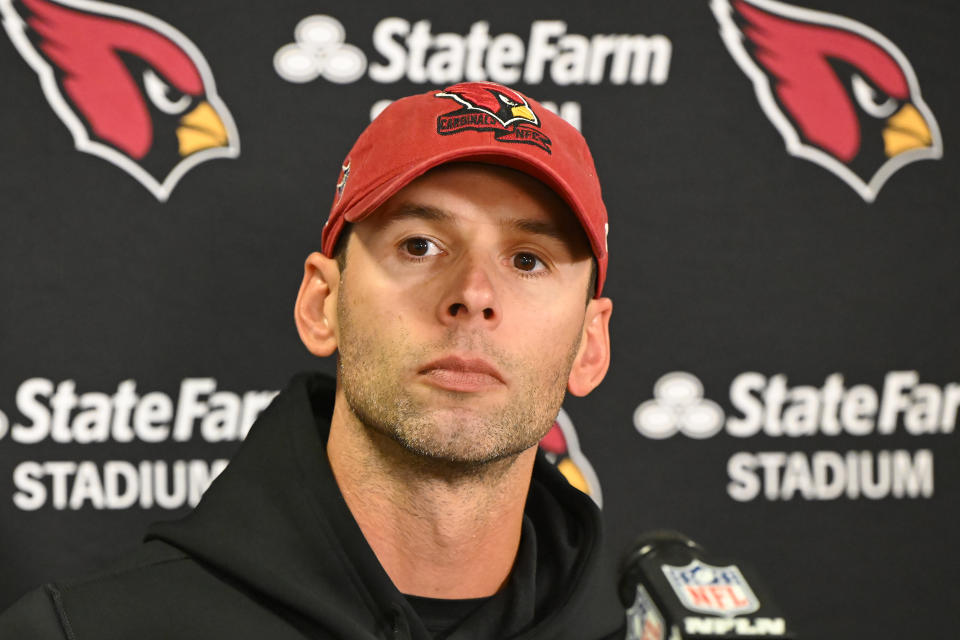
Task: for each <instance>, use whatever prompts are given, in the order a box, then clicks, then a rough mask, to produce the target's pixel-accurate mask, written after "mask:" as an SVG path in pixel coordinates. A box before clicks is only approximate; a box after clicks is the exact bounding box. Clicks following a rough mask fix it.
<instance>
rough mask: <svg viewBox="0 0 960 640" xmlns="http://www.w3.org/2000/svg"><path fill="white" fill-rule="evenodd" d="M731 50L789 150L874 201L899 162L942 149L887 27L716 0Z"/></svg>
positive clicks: (781, 6) (756, 0)
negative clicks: (879, 29)
mask: <svg viewBox="0 0 960 640" xmlns="http://www.w3.org/2000/svg"><path fill="white" fill-rule="evenodd" d="M711 8H712V10H713V13H714V15H715V16H716V18H717V21H718V22H719V24H720V34H721V36H722V38H723V42H724V44H725V45H726V47H727V49H728V50H729V51H730V54H731V55H732V56H733V58H734V60H736V62H737V64H738V65H739V66H740V68H741V69H742V70H743V72H744V73H746V74H747V76H748V77H749V78H750V80H751V81H752V82H753V87H754V91H755V93H756V95H757V100H758V101H759V102H760V105H761V107H762V108H763V111H764V113H765V114H766V115H767V117H768V118H769V119H770V121H771V122H772V123H773V125H774V126H775V127H776V128H777V130H778V131H779V132H780V135H781V136H783V139H784V142H785V143H786V146H787V151H788V152H789V153H790V154H791V155H794V156H797V157H800V158H805V159H807V160H810V161H811V162H816V163H817V164H819V165H821V166H822V167H824V168H826V169H828V170H830V171H832V172H833V173H834V174H836V175H837V176H839V177H840V178H841V179H842V180H844V181H845V182H846V183H847V184H848V185H850V186H851V187H852V188H853V189H854V190H855V191H856V192H857V193H858V194H860V196H861V197H862V198H863V199H864V200H865V201H867V202H873V200H874V199H875V198H876V197H877V194H878V193H879V191H880V189H881V187H883V185H884V183H885V182H886V181H887V180H888V179H889V178H890V176H892V175H893V174H894V173H896V172H897V171H898V170H899V169H900V168H901V167H903V166H905V165H907V164H909V163H911V162H914V161H916V160H924V159H936V158H940V157H941V156H942V155H943V143H942V141H941V138H940V129H939V127H938V126H937V121H936V119H935V118H934V116H933V112H932V111H931V110H930V107H928V106H927V104H926V103H925V102H924V101H923V98H921V96H920V85H919V83H918V82H917V77H916V74H915V73H914V71H913V67H912V66H911V65H910V61H909V60H908V59H907V57H906V56H905V55H904V54H903V52H901V51H900V49H898V48H897V47H896V45H894V44H893V43H892V42H891V41H890V40H888V39H887V38H886V37H884V36H883V34H881V33H879V32H877V31H875V30H874V29H871V28H870V27H868V26H866V25H864V24H862V23H860V22H857V21H855V20H851V19H849V18H844V17H842V16H838V15H834V14H831V13H824V12H821V11H813V10H811V9H805V8H802V7H796V6H793V5H789V4H785V3H782V2H776V1H774V0H711Z"/></svg>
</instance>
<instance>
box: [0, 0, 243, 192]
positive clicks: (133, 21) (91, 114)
mask: <svg viewBox="0 0 960 640" xmlns="http://www.w3.org/2000/svg"><path fill="white" fill-rule="evenodd" d="M0 14H2V16H3V27H4V29H5V30H6V32H7V35H8V36H9V37H10V40H11V41H12V42H13V44H14V46H16V48H17V51H19V52H20V55H22V56H23V58H24V59H25V60H26V61H27V63H29V64H30V66H31V67H32V68H33V70H34V71H35V72H36V74H37V76H38V77H39V78H40V86H41V88H42V89H43V94H44V96H45V97H46V98H47V101H48V102H49V103H50V107H51V108H52V109H53V111H54V113H56V114H57V116H58V117H59V118H60V119H61V120H62V121H63V123H64V124H65V125H66V126H67V129H69V130H70V133H71V134H72V136H73V140H74V144H75V146H76V148H77V150H79V151H82V152H84V153H90V154H93V155H96V156H100V157H101V158H103V159H104V160H107V161H108V162H111V163H113V164H115V165H116V166H118V167H120V168H121V169H123V170H124V171H126V172H127V173H129V174H130V175H132V176H133V177H134V178H136V179H137V180H138V181H139V182H140V183H141V184H142V185H143V186H145V187H146V188H147V189H149V190H150V192H151V193H152V194H153V195H154V196H155V197H156V198H157V199H158V200H160V201H164V200H166V199H167V197H169V195H170V192H171V191H172V190H173V188H174V186H176V184H177V182H178V181H179V180H180V178H182V177H183V176H184V174H186V173H187V172H188V171H189V170H190V169H192V168H193V167H195V166H196V165H198V164H200V163H201V162H204V161H206V160H212V159H214V158H234V157H236V156H237V155H239V153H240V140H239V136H238V134H237V129H236V126H235V125H234V122H233V118H232V117H231V115H230V111H229V110H228V109H227V107H226V105H225V104H224V103H223V101H222V100H221V99H220V96H219V95H218V94H217V91H216V86H215V84H214V80H213V74H212V73H211V71H210V67H209V66H208V65H207V61H206V60H205V59H204V57H203V54H201V53H200V50H199V49H198V48H197V47H196V45H194V44H193V43H192V42H191V41H190V40H189V39H188V38H187V37H186V36H185V35H183V34H182V33H181V32H180V31H178V30H177V29H175V28H174V27H172V26H170V25H169V24H167V23H166V22H163V21H162V20H159V19H157V18H155V17H153V16H151V15H148V14H146V13H143V12H141V11H136V10H134V9H130V8H127V7H122V6H118V5H114V4H107V3H104V2H94V1H91V0H59V1H57V2H53V1H51V0H0Z"/></svg>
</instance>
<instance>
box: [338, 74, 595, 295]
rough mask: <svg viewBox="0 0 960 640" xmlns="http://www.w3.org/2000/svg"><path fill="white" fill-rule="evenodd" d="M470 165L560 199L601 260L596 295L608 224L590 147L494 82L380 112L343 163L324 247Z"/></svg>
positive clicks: (544, 112)
mask: <svg viewBox="0 0 960 640" xmlns="http://www.w3.org/2000/svg"><path fill="white" fill-rule="evenodd" d="M468 161H469V162H482V163H487V164H495V165H501V166H504V167H509V168H511V169H516V170H518V171H522V172H523V173H526V174H528V175H530V176H532V177H534V178H536V179H537V180H539V181H541V182H543V183H544V184H546V185H547V186H548V187H550V188H551V189H552V190H553V191H554V192H556V194H557V195H559V196H560V197H561V198H563V200H564V201H565V202H566V203H567V205H568V206H569V207H570V209H572V210H573V212H574V213H575V214H576V216H577V218H578V219H579V220H580V224H581V225H582V226H583V230H584V231H585V232H586V234H587V238H588V239H589V241H590V247H591V248H592V249H593V254H594V256H595V257H596V259H597V283H596V284H597V286H596V295H597V296H598V297H599V296H600V292H601V290H602V289H603V283H604V280H605V279H606V275H607V230H608V228H609V227H608V224H607V209H606V207H605V206H604V204H603V200H602V198H601V195H600V182H599V181H598V179H597V170H596V168H595V167H594V164H593V157H592V156H591V155H590V149H589V148H588V147H587V142H586V141H585V140H584V139H583V136H582V135H580V132H579V131H577V130H576V129H575V128H574V127H573V126H572V125H570V124H569V123H568V122H566V121H565V120H564V119H563V118H561V117H559V116H557V115H556V114H554V113H552V112H550V111H548V110H547V109H545V108H544V107H543V106H542V105H541V104H540V103H538V102H537V101H536V100H532V99H530V98H528V97H526V96H524V95H523V94H521V93H519V92H518V91H515V90H513V89H510V88H508V87H505V86H503V85H499V84H496V83H493V82H463V83H460V84H456V85H453V86H451V87H447V88H446V89H444V90H443V91H436V90H433V91H428V92H427V93H421V94H419V95H415V96H410V97H407V98H402V99H400V100H397V101H396V102H393V103H392V104H391V105H390V106H388V107H387V108H386V109H384V110H383V112H382V113H381V114H380V115H379V116H377V117H376V118H375V119H374V121H373V122H371V123H370V125H369V126H368V127H367V128H366V129H365V130H364V132H363V133H362V134H360V137H359V138H358V139H357V141H356V143H355V144H354V145H353V148H352V149H351V150H350V153H349V154H348V155H347V158H346V160H344V161H343V165H342V169H341V172H340V179H339V180H338V181H337V192H336V195H335V196H334V200H333V207H332V208H331V209H330V217H329V218H328V219H327V222H326V223H325V224H324V227H323V234H322V236H321V250H322V251H323V253H325V254H326V255H328V256H332V255H333V249H334V247H335V246H336V244H337V238H338V237H339V236H340V231H341V230H342V229H343V226H344V223H345V222H356V221H358V220H361V219H363V218H364V217H365V216H367V215H369V214H370V213H372V212H373V211H374V210H375V209H376V208H377V207H379V206H380V205H381V204H383V203H384V202H386V201H387V199H389V198H390V197H391V196H392V195H394V194H395V193H397V192H398V191H399V190H400V189H402V188H403V187H405V186H406V185H408V184H409V183H410V182H411V181H413V180H414V179H415V178H417V177H419V176H421V175H423V174H424V173H426V172H427V171H429V170H430V169H433V168H434V167H437V166H440V165H442V164H447V163H449V162H468Z"/></svg>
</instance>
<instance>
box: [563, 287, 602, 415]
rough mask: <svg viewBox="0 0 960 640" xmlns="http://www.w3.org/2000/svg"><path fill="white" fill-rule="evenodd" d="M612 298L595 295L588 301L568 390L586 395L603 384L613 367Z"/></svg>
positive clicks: (579, 394)
mask: <svg viewBox="0 0 960 640" xmlns="http://www.w3.org/2000/svg"><path fill="white" fill-rule="evenodd" d="M612 312H613V301H612V300H610V298H596V299H594V300H591V301H590V302H589V303H587V310H586V316H585V318H584V323H583V335H582V336H581V338H580V348H579V349H577V355H576V357H575V358H574V360H573V368H572V369H570V378H569V379H568V380H567V390H568V391H570V393H572V394H573V395H575V396H585V395H587V394H588V393H590V392H591V391H593V390H594V388H595V387H596V386H597V385H598V384H600V381H601V380H603V377H604V376H605V375H607V369H608V368H609V367H610V314H611V313H612Z"/></svg>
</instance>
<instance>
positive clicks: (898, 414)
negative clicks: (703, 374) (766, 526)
mask: <svg viewBox="0 0 960 640" xmlns="http://www.w3.org/2000/svg"><path fill="white" fill-rule="evenodd" d="M653 395H654V398H653V399H652V400H646V401H644V402H642V403H640V405H638V406H637V408H636V410H635V411H634V414H633V423H634V427H635V428H636V430H637V432H638V433H640V434H641V435H643V436H645V437H647V438H650V439H653V440H663V439H666V438H670V437H672V436H675V435H677V434H683V435H684V436H687V437H688V438H691V439H694V440H704V439H707V438H712V437H714V436H717V435H718V434H719V433H720V432H721V431H724V430H725V431H726V435H728V436H731V437H734V438H739V439H746V438H752V437H756V436H765V437H767V438H782V437H786V438H788V439H790V440H791V441H793V442H796V441H797V439H798V438H835V437H837V436H841V435H842V436H848V437H850V436H852V437H856V438H875V437H877V436H881V437H882V436H890V435H893V434H895V433H902V434H904V435H907V436H916V437H931V436H943V435H949V434H952V433H953V432H954V431H955V429H956V424H957V419H958V415H960V382H949V383H947V384H945V385H942V386H939V385H935V384H930V383H925V382H921V380H920V374H919V373H918V372H916V371H890V372H888V373H887V374H886V375H885V376H884V379H883V384H882V386H881V387H880V388H876V387H874V386H871V385H869V384H862V383H861V384H855V385H852V386H849V387H848V386H847V384H846V382H845V380H844V377H843V374H841V373H832V374H830V375H828V376H827V377H826V378H825V380H824V382H823V384H822V385H821V386H813V385H806V384H803V385H795V386H791V385H790V384H789V383H788V379H787V376H786V375H785V374H782V373H779V374H775V375H772V376H766V375H764V374H762V373H758V372H754V371H750V372H745V373H741V374H739V375H737V376H736V377H735V378H734V379H733V381H732V382H731V383H730V389H729V399H730V404H731V405H732V409H733V411H732V412H731V413H730V414H729V415H725V412H724V410H723V408H722V407H721V406H720V405H719V404H718V403H716V402H714V401H712V400H709V399H707V398H706V397H705V393H704V387H703V384H702V383H701V382H700V380H699V379H698V378H697V377H696V376H694V375H692V374H690V373H687V372H683V371H675V372H671V373H667V374H665V375H663V376H662V377H661V378H660V379H659V380H657V382H656V383H655V384H654V388H653ZM815 446H817V447H820V446H821V445H820V443H819V442H818V443H817V445H815ZM933 471H934V455H933V450H932V449H929V448H923V449H916V450H907V449H895V450H887V449H884V450H878V451H872V450H868V449H866V448H858V449H855V450H849V451H843V452H838V451H830V450H827V448H823V449H818V450H816V451H814V452H812V453H811V452H809V451H806V450H804V451H775V450H770V449H767V450H763V451H758V452H751V451H740V452H737V453H734V454H733V455H732V456H731V457H730V459H729V460H728V462H727V473H728V476H729V480H730V482H729V484H728V485H727V487H726V489H727V493H728V495H729V496H730V497H731V498H733V499H734V500H738V501H748V500H753V499H756V498H758V497H760V496H761V495H762V496H763V497H765V498H766V499H768V500H790V499H793V498H796V497H799V498H803V499H807V500H834V499H837V498H840V497H846V498H848V499H858V498H869V499H874V500H876V499H880V498H887V497H891V498H929V497H931V496H932V495H933V491H934V475H933Z"/></svg>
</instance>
